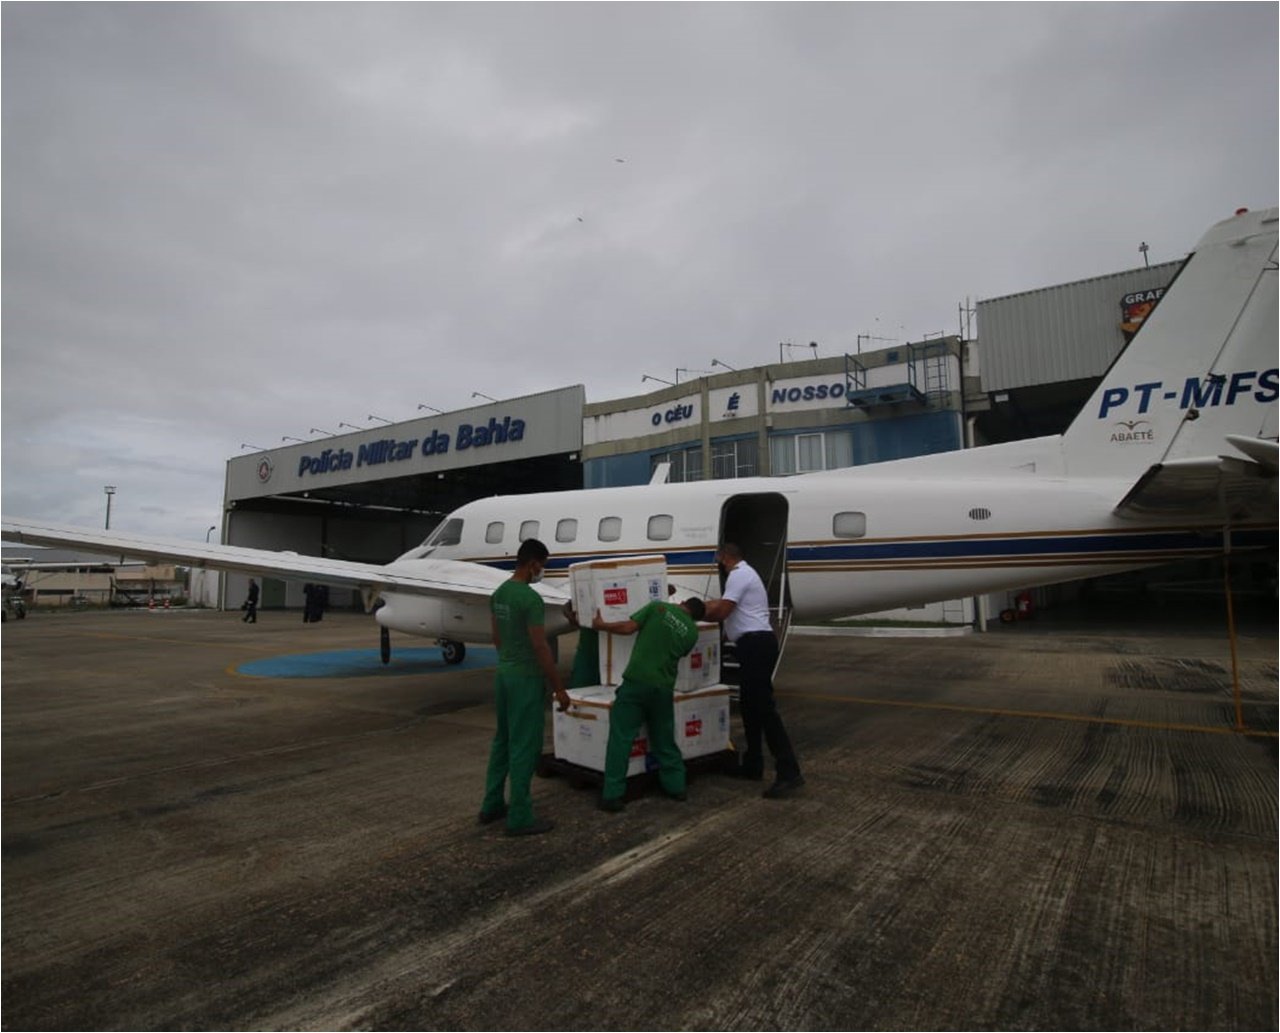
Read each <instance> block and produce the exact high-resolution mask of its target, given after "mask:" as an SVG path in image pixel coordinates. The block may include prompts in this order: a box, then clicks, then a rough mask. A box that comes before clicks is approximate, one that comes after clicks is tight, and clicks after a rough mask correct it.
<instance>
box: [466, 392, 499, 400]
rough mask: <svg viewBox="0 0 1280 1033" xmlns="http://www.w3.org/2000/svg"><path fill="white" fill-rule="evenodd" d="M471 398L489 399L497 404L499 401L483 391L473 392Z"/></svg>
mask: <svg viewBox="0 0 1280 1033" xmlns="http://www.w3.org/2000/svg"><path fill="white" fill-rule="evenodd" d="M471 397H472V398H488V399H489V401H491V402H496V401H497V399H496V398H494V397H492V396H490V395H487V394H485V393H484V392H483V391H472V392H471Z"/></svg>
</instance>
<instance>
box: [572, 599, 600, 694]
mask: <svg viewBox="0 0 1280 1033" xmlns="http://www.w3.org/2000/svg"><path fill="white" fill-rule="evenodd" d="M564 615H565V617H566V618H568V620H569V623H570V624H572V625H573V626H574V627H575V628H577V629H578V648H577V649H575V650H574V653H573V669H572V670H571V671H570V672H569V688H571V689H581V688H583V687H584V686H586V685H599V684H600V632H598V631H596V630H595V629H594V628H584V627H583V626H582V625H581V624H579V623H578V613H577V611H576V610H575V609H574V608H573V603H572V602H568V603H565V604H564Z"/></svg>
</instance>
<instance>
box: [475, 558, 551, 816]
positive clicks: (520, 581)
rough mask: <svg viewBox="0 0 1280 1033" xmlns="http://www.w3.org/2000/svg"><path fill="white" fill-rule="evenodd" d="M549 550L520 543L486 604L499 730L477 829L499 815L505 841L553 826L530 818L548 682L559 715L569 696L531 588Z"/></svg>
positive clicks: (538, 598)
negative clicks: (507, 787)
mask: <svg viewBox="0 0 1280 1033" xmlns="http://www.w3.org/2000/svg"><path fill="white" fill-rule="evenodd" d="M548 555H549V553H548V552H547V547H546V546H545V545H543V544H542V542H540V541H538V539H536V538H526V539H525V540H524V541H523V542H521V543H520V549H519V551H518V552H517V553H516V569H515V572H514V573H513V574H512V575H511V577H510V579H509V580H507V581H504V582H503V583H502V584H501V585H499V586H498V589H497V591H495V592H494V593H493V595H492V596H491V597H490V599H489V609H490V614H491V621H492V625H493V643H494V645H495V646H497V647H498V673H497V676H496V678H495V681H494V684H495V689H496V695H497V699H496V704H497V712H498V727H497V729H496V730H495V731H494V733H493V744H492V746H490V748H489V770H488V773H487V775H486V776H485V786H484V802H483V803H482V804H481V805H480V824H482V825H488V824H489V823H491V822H494V821H498V820H499V819H501V818H503V817H505V818H506V819H507V829H506V832H507V835H508V836H532V835H537V834H538V833H541V832H549V831H551V829H552V828H553V827H554V822H552V821H550V820H549V819H547V818H535V817H534V815H533V798H532V794H531V793H530V785H531V784H532V782H533V772H534V769H535V768H536V767H537V764H538V756H539V755H540V754H541V753H542V734H543V728H544V724H545V718H546V715H545V714H544V712H543V693H544V691H545V685H546V684H548V683H549V684H550V685H551V689H552V691H553V692H554V693H555V698H556V702H557V703H558V704H559V706H560V709H561V710H568V709H569V696H568V694H567V693H566V692H565V691H564V686H563V685H561V683H560V672H559V671H557V670H556V663H555V659H554V658H553V657H552V655H551V647H550V646H549V645H548V644H547V635H546V629H545V628H544V626H543V624H544V610H543V602H542V596H540V595H538V593H537V592H535V591H534V590H533V589H532V588H531V587H530V585H531V584H536V583H537V582H539V581H541V580H542V571H543V569H544V568H545V567H546V564H547V557H548ZM508 779H509V780H510V782H511V799H510V803H509V804H508V803H506V802H504V800H503V786H504V784H505V783H506V782H507V781H508Z"/></svg>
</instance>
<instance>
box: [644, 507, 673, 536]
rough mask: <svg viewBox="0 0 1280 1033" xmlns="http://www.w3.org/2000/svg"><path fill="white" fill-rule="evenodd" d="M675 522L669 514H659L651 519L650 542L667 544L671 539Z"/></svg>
mask: <svg viewBox="0 0 1280 1033" xmlns="http://www.w3.org/2000/svg"><path fill="white" fill-rule="evenodd" d="M674 525H675V520H673V519H672V517H671V516H670V515H669V514H666V513H659V514H658V515H657V516H651V517H650V518H649V541H651V542H665V541H667V540H668V539H669V538H670V537H671V529H672V527H673V526H674Z"/></svg>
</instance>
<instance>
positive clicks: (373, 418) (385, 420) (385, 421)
mask: <svg viewBox="0 0 1280 1033" xmlns="http://www.w3.org/2000/svg"><path fill="white" fill-rule="evenodd" d="M367 418H368V419H370V420H381V421H382V422H383V423H391V420H389V419H387V418H386V417H385V416H375V415H374V414H373V413H370V414H369V415H368V417H367Z"/></svg>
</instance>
